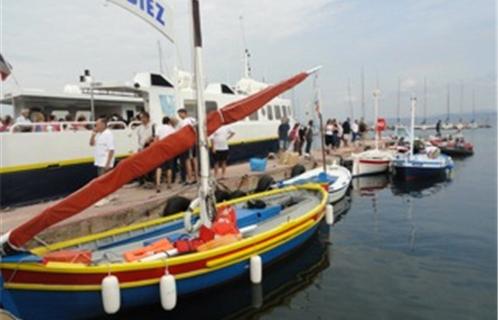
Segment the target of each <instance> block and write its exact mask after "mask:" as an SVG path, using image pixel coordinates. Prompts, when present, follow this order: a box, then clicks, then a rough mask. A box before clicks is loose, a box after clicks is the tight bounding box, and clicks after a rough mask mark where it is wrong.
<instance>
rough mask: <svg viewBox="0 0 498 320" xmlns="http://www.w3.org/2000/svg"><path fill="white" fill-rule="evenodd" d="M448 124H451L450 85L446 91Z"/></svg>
mask: <svg viewBox="0 0 498 320" xmlns="http://www.w3.org/2000/svg"><path fill="white" fill-rule="evenodd" d="M446 123H447V124H448V123H450V84H449V83H448V86H447V89H446Z"/></svg>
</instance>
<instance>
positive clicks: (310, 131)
mask: <svg viewBox="0 0 498 320" xmlns="http://www.w3.org/2000/svg"><path fill="white" fill-rule="evenodd" d="M305 138H306V149H305V154H304V155H305V156H309V155H310V152H311V144H312V143H313V120H310V121H309V122H308V126H307V127H306V136H305Z"/></svg>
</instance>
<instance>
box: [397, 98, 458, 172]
mask: <svg viewBox="0 0 498 320" xmlns="http://www.w3.org/2000/svg"><path fill="white" fill-rule="evenodd" d="M415 105H416V98H412V119H411V120H412V126H411V130H412V131H411V132H412V134H411V139H410V150H409V152H408V153H405V154H398V155H396V157H395V158H394V160H393V162H392V169H393V173H394V176H395V177H396V178H400V179H403V180H415V179H424V178H438V177H441V176H447V175H448V174H449V172H450V171H451V169H452V168H453V160H452V159H451V157H449V156H446V155H441V154H440V150H439V149H438V148H437V147H434V146H429V147H427V148H425V150H424V151H425V153H419V154H414V141H413V130H414V122H415Z"/></svg>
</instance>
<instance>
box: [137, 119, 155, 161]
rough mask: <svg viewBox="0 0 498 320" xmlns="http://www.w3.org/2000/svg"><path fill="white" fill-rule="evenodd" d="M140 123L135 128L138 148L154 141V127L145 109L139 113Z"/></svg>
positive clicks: (142, 147)
mask: <svg viewBox="0 0 498 320" xmlns="http://www.w3.org/2000/svg"><path fill="white" fill-rule="evenodd" d="M140 122H141V124H140V125H139V126H138V128H137V138H138V150H139V151H140V150H143V149H145V148H147V147H148V146H149V145H150V144H151V143H152V141H154V136H155V127H154V125H153V124H152V122H151V121H150V115H149V113H148V112H146V111H142V112H141V113H140Z"/></svg>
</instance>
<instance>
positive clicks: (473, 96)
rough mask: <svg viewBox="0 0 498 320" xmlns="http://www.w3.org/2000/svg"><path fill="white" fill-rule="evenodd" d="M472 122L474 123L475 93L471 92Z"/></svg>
mask: <svg viewBox="0 0 498 320" xmlns="http://www.w3.org/2000/svg"><path fill="white" fill-rule="evenodd" d="M472 122H476V91H475V89H473V90H472Z"/></svg>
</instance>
